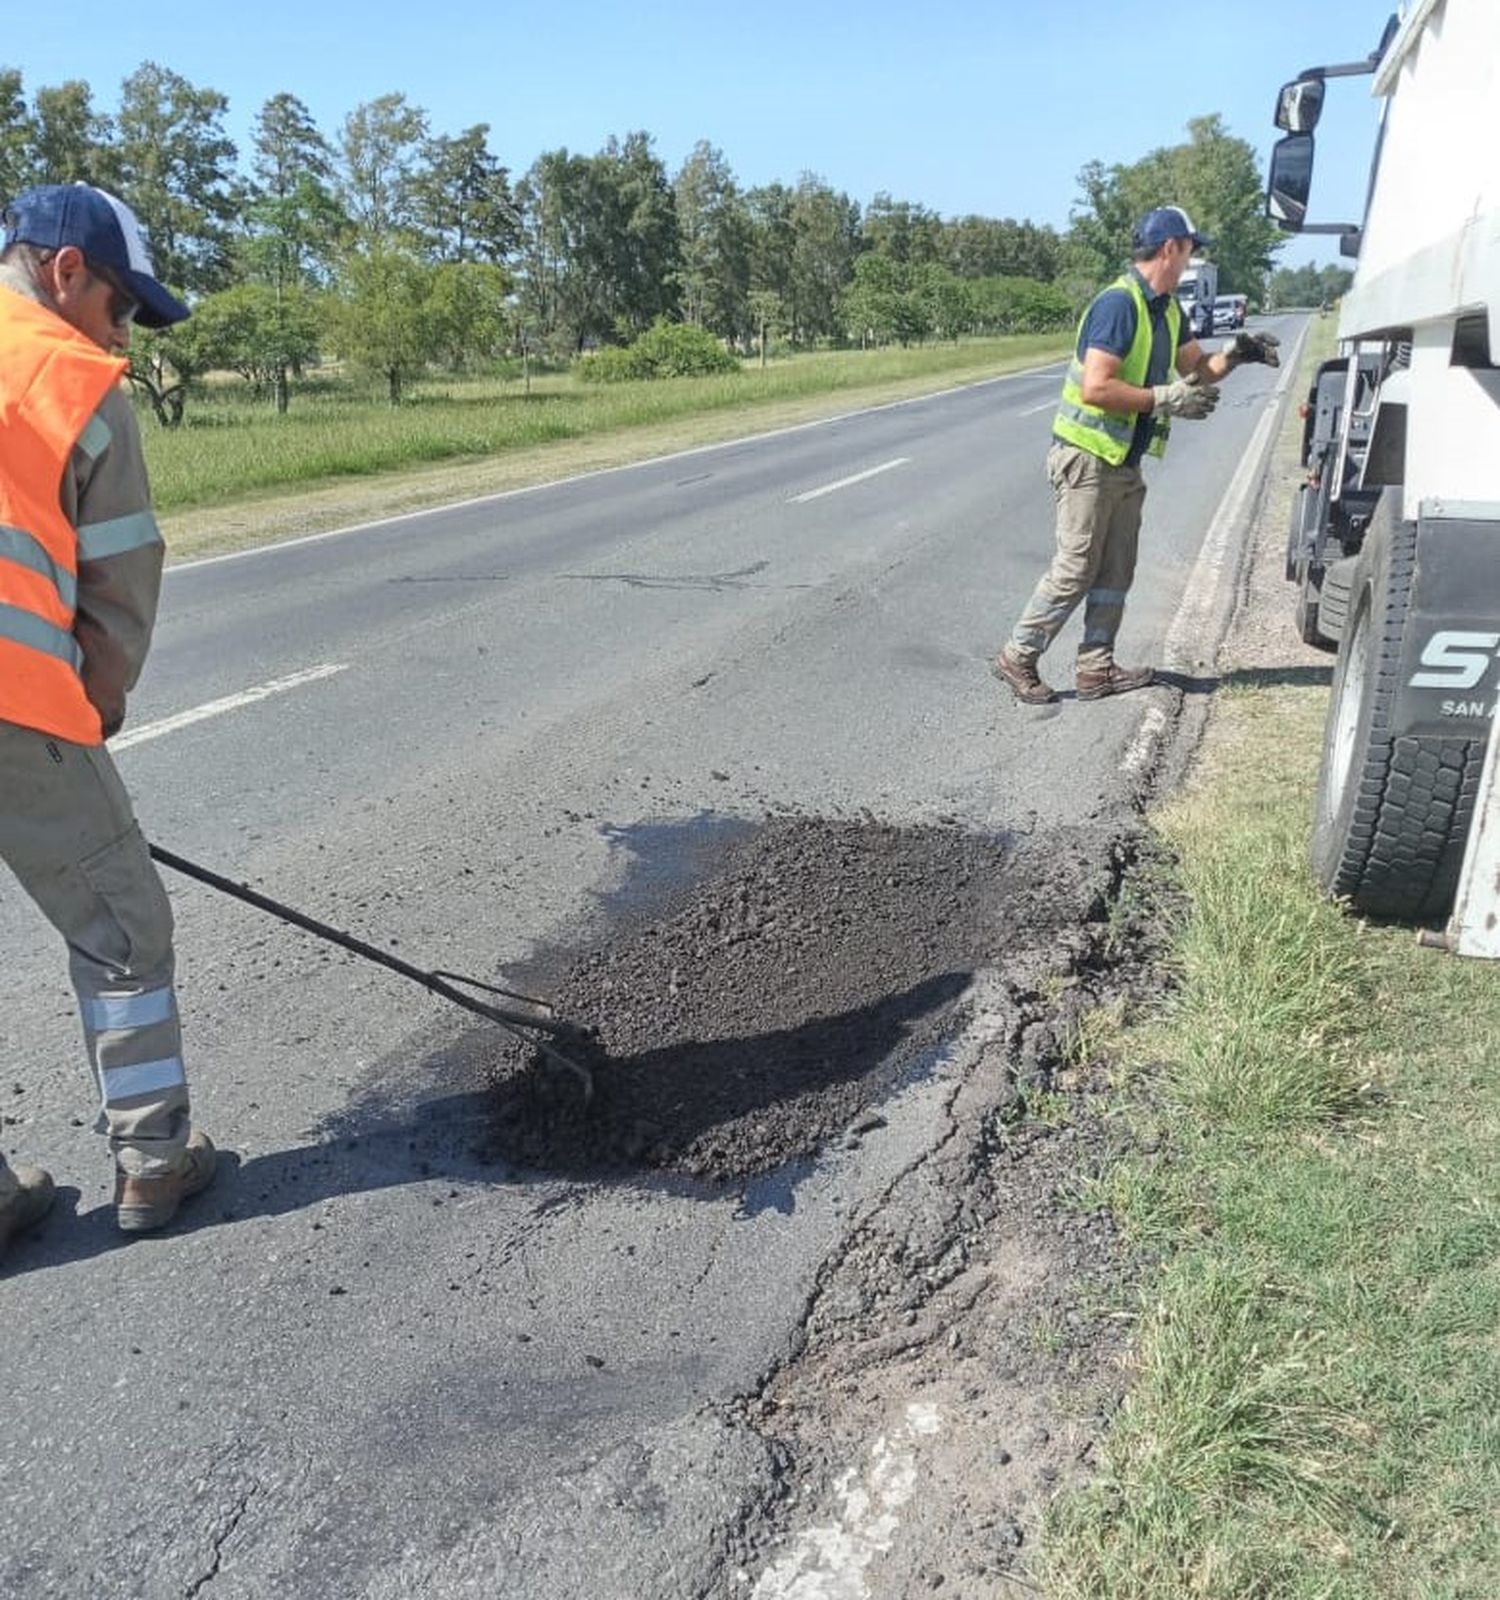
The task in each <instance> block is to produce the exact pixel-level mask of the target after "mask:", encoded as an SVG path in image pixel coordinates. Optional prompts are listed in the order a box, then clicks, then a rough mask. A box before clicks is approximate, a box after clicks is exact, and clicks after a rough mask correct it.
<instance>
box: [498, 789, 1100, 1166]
mask: <svg viewBox="0 0 1500 1600" xmlns="http://www.w3.org/2000/svg"><path fill="white" fill-rule="evenodd" d="M1057 845H1058V841H1057V839H1056V837H1055V836H1053V837H1049V848H1048V849H1047V850H1045V851H1041V850H1031V849H1028V848H1027V846H1026V842H1025V841H1020V842H1019V843H1015V842H1008V841H1005V840H1001V839H997V838H991V837H984V836H981V835H977V834H974V833H972V832H967V831H964V830H962V829H960V828H958V827H942V826H929V827H897V826H892V825H886V824H882V823H879V822H866V821H841V820H826V819H820V818H807V817H780V818H774V819H772V820H770V821H768V822H767V823H765V824H764V826H762V827H759V828H757V829H756V830H754V831H753V833H752V834H751V835H750V836H749V837H746V838H742V839H741V840H739V841H738V842H737V843H734V844H731V845H729V846H727V847H726V848H725V850H724V851H723V853H722V855H721V856H720V858H719V859H718V861H717V863H716V865H715V867H714V869H713V870H712V871H711V872H710V873H709V874H708V875H707V876H706V877H704V878H702V879H700V880H699V881H698V882H697V883H695V884H693V885H692V886H691V887H690V888H688V889H686V890H684V891H682V892H681V893H679V895H678V896H677V898H676V900H675V902H673V903H671V904H669V906H668V907H667V908H666V910H665V911H664V912H662V913H660V914H658V915H657V916H655V917H654V918H653V919H651V920H649V921H645V922H642V923H639V924H638V925H636V926H634V927H631V928H628V929H626V930H622V931H620V932H618V933H617V935H616V936H615V937H611V938H609V939H607V940H606V941H604V942H602V943H600V944H599V945H598V946H597V947H594V948H590V949H586V950H583V951H581V952H578V953H576V954H575V956H574V957H573V959H572V962H571V965H569V966H568V967H567V969H566V970H565V971H563V972H562V973H561V974H560V975H559V976H558V977H556V978H555V979H554V980H553V982H552V984H551V989H552V993H553V996H554V1000H555V1004H556V1007H557V1010H558V1012H559V1014H560V1015H562V1016H565V1017H568V1018H570V1019H572V1020H575V1021H578V1022H580V1023H584V1024H589V1025H592V1026H594V1027H596V1028H597V1029H598V1036H599V1051H598V1053H597V1056H596V1057H595V1059H594V1060H593V1063H592V1064H593V1066H594V1076H595V1082H596V1089H595V1094H594V1097H593V1100H592V1102H591V1103H588V1104H585V1103H584V1101H583V1099H582V1096H581V1094H580V1093H579V1090H578V1086H577V1084H576V1082H575V1080H573V1079H572V1078H570V1077H569V1075H568V1074H567V1073H566V1072H563V1071H561V1070H560V1069H559V1068H558V1067H557V1066H556V1065H555V1064H552V1063H548V1062H546V1061H545V1060H543V1059H541V1058H538V1057H536V1056H534V1055H532V1054H530V1053H529V1052H527V1051H526V1050H525V1049H524V1048H523V1047H521V1046H519V1045H515V1044H512V1043H510V1042H508V1041H506V1042H504V1043H502V1044H500V1045H499V1046H497V1058H496V1060H495V1062H494V1064H493V1070H494V1110H495V1121H494V1145H495V1153H496V1154H497V1156H498V1157H500V1158H502V1159H504V1160H507V1161H510V1162H512V1163H514V1164H516V1165H519V1166H523V1167H527V1168H532V1169H541V1170H546V1171H551V1172H560V1173H567V1174H576V1175H580V1176H581V1175H586V1174H588V1173H590V1172H595V1171H606V1170H610V1169H618V1168H621V1167H639V1168H651V1169H659V1170H666V1171H676V1172H681V1173H686V1174H690V1175H692V1176H694V1177H698V1178H705V1179H710V1180H715V1181H733V1180H735V1179H741V1178H745V1177H748V1176H751V1175H753V1174H756V1173H761V1172H765V1171H769V1170H771V1169H773V1168H776V1167H779V1166H781V1165H783V1164H784V1163H786V1162H789V1161H793V1160H797V1159H799V1158H806V1157H809V1156H811V1155H814V1154H815V1153H816V1152H817V1151H818V1150H819V1149H820V1148H822V1147H823V1146H824V1145H825V1144H826V1143H827V1142H828V1141H829V1140H830V1139H832V1138H834V1137H836V1136H839V1135H841V1134H843V1133H845V1132H846V1131H847V1130H849V1129H850V1127H851V1125H852V1124H854V1123H855V1122H856V1121H857V1120H858V1119H859V1118H860V1116H861V1114H863V1113H866V1112H868V1111H869V1110H870V1108H872V1107H873V1106H875V1105H877V1104H878V1103H879V1102H880V1101H881V1100H883V1099H884V1098H885V1097H886V1096H887V1095H888V1094H889V1093H890V1092H891V1090H892V1088H893V1087H894V1086H895V1085H896V1084H897V1083H898V1082H900V1081H901V1080H902V1079H903V1078H904V1077H905V1076H906V1075H908V1074H910V1073H912V1072H914V1071H919V1070H921V1067H922V1065H923V1063H924V1061H929V1062H930V1061H931V1059H932V1058H933V1054H934V1052H936V1051H937V1050H939V1049H940V1048H941V1045H942V1042H943V1040H944V1039H945V1038H946V1037H948V1036H950V1035H951V1034H952V1032H953V1031H954V1029H955V1028H956V1026H957V1022H958V1017H957V1013H958V1012H959V1010H960V1008H961V1005H962V997H963V995H964V994H965V992H966V990H968V988H969V986H970V983H971V980H972V978H973V977H974V975H975V973H976V972H978V971H980V970H981V969H985V968H989V967H992V966H993V965H994V964H995V963H996V961H997V960H999V959H1003V958H1004V956H1005V953H1006V951H1007V948H1008V947H1009V946H1011V945H1012V944H1014V943H1015V942H1017V941H1021V942H1024V943H1025V944H1027V945H1032V946H1034V945H1036V944H1037V943H1039V942H1046V941H1047V940H1048V939H1049V938H1050V937H1051V935H1052V934H1053V933H1054V931H1055V930H1056V929H1057V928H1058V926H1059V923H1060V921H1062V922H1073V921H1075V920H1076V919H1077V917H1078V915H1079V907H1078V905H1077V903H1076V898H1075V896H1074V895H1072V894H1059V893H1058V885H1057V883H1056V881H1055V880H1056V875H1057V866H1058V861H1059V859H1064V860H1066V858H1067V855H1068V852H1067V851H1066V850H1064V851H1062V852H1061V853H1060V852H1059V851H1058V849H1057Z"/></svg>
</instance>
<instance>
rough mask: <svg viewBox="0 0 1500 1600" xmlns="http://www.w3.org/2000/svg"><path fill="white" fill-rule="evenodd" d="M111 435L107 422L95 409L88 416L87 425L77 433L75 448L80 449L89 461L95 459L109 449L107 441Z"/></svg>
mask: <svg viewBox="0 0 1500 1600" xmlns="http://www.w3.org/2000/svg"><path fill="white" fill-rule="evenodd" d="M113 437H114V435H113V434H112V433H111V432H110V431H109V424H108V423H107V422H106V421H105V420H104V418H103V417H101V416H100V415H99V413H98V412H97V411H96V412H95V413H94V414H93V416H91V417H90V418H89V421H88V426H87V427H86V428H85V429H84V430H83V432H82V433H80V434H79V435H78V443H77V445H76V446H75V448H76V449H79V450H82V451H83V453H84V454H85V455H86V456H87V457H88V458H89V460H90V461H97V460H98V459H99V457H100V456H102V455H103V454H104V452H105V451H106V450H108V449H109V441H110V440H111V439H112V438H113Z"/></svg>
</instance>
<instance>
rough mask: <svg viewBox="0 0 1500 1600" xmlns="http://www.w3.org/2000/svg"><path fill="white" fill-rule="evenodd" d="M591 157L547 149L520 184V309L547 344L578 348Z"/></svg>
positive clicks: (583, 315) (583, 302)
mask: <svg viewBox="0 0 1500 1600" xmlns="http://www.w3.org/2000/svg"><path fill="white" fill-rule="evenodd" d="M587 171H588V158H587V157H586V156H575V155H573V154H572V153H571V152H570V151H568V150H567V149H560V150H546V151H543V152H542V154H541V155H539V156H538V157H537V158H536V160H535V161H534V162H533V163H532V165H531V168H530V170H529V171H528V172H527V174H526V176H525V177H524V178H522V179H521V181H520V182H519V183H518V184H517V185H516V201H517V205H518V206H519V208H520V214H521V249H520V259H521V313H522V318H523V321H524V324H525V326H526V327H528V328H529V329H534V330H535V331H536V334H537V335H538V337H539V338H540V340H541V341H542V343H543V344H546V345H552V346H555V347H556V348H557V349H558V350H559V351H564V350H566V351H568V352H570V353H571V352H573V351H576V350H577V349H578V348H579V345H580V343H581V341H582V338H583V334H582V332H581V329H582V327H583V325H584V322H585V321H586V317H587V303H588V293H587V288H586V285H585V282H584V275H583V271H582V268H581V266H580V264H579V261H578V251H577V246H578V243H579V239H580V237H581V234H582V211H583V205H582V194H583V189H584V184H585V178H586V174H587Z"/></svg>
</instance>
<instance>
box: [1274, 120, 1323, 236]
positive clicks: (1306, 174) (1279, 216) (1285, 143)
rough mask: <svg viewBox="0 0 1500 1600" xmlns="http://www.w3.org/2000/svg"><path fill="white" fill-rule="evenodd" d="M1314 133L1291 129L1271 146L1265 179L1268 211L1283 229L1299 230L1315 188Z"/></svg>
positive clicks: (1290, 231)
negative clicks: (1313, 181)
mask: <svg viewBox="0 0 1500 1600" xmlns="http://www.w3.org/2000/svg"><path fill="white" fill-rule="evenodd" d="M1312 168H1313V136H1312V135H1311V134H1310V133H1289V134H1287V136H1286V137H1285V138H1284V139H1278V140H1277V141H1276V143H1275V145H1274V146H1273V147H1272V149H1271V174H1270V177H1269V178H1268V179H1267V180H1266V215H1267V216H1268V217H1269V218H1270V219H1271V221H1272V222H1274V223H1275V224H1276V225H1277V227H1279V228H1280V229H1281V230H1282V231H1283V232H1284V233H1300V232H1301V231H1302V224H1303V223H1304V222H1305V221H1306V219H1307V197H1308V195H1309V194H1310V193H1311V191H1312Z"/></svg>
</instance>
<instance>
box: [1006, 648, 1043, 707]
mask: <svg viewBox="0 0 1500 1600" xmlns="http://www.w3.org/2000/svg"><path fill="white" fill-rule="evenodd" d="M990 671H991V672H993V673H994V675H995V676H996V677H997V678H998V679H999V680H1000V681H1001V683H1003V684H1005V685H1006V687H1007V688H1009V690H1010V692H1011V693H1012V694H1013V695H1014V696H1015V697H1016V699H1017V700H1019V701H1020V702H1021V704H1022V705H1026V706H1047V705H1051V704H1052V702H1053V701H1054V700H1056V699H1057V693H1056V691H1055V690H1054V689H1053V688H1052V687H1051V686H1050V685H1049V684H1046V683H1043V682H1042V679H1041V676H1040V674H1039V673H1038V672H1037V670H1036V660H1035V658H1034V657H1033V658H1032V659H1030V660H1023V659H1022V658H1021V657H1019V656H1013V655H1012V654H1011V653H1010V646H1009V645H1006V646H1005V648H1004V649H1003V650H1002V651H1001V652H1000V654H999V655H998V656H996V657H995V659H994V660H993V661H992V662H991V663H990Z"/></svg>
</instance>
